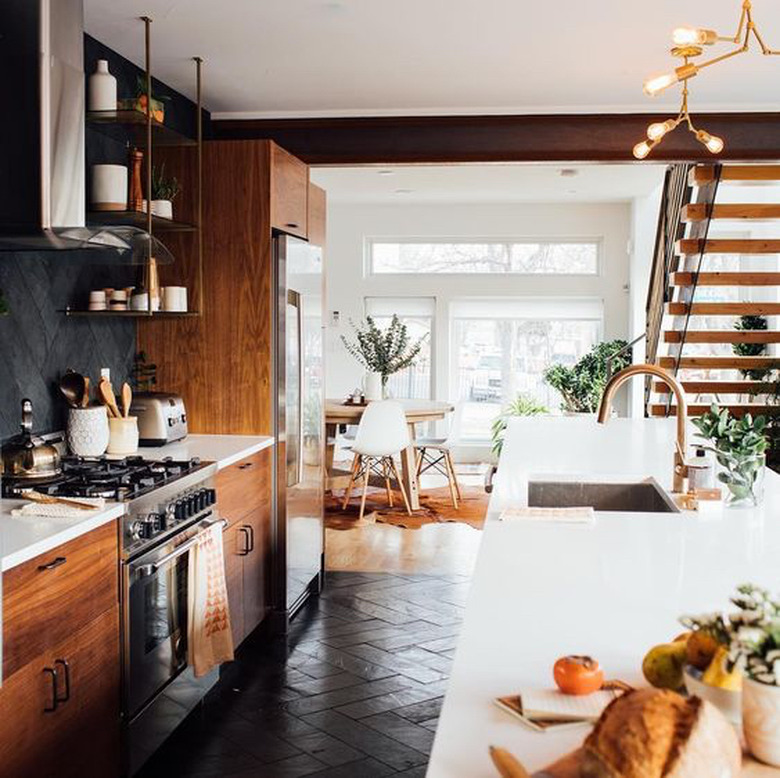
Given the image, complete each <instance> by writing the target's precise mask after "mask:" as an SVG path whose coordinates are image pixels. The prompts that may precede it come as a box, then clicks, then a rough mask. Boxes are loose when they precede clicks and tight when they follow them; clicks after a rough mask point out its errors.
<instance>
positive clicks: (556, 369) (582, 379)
mask: <svg viewBox="0 0 780 778" xmlns="http://www.w3.org/2000/svg"><path fill="white" fill-rule="evenodd" d="M627 346H628V344H627V343H626V341H625V340H611V341H607V342H606V343H599V344H598V345H596V346H594V347H593V348H592V349H591V350H590V351H589V352H588V353H587V354H585V356H584V357H582V359H580V360H579V361H578V362H577V363H576V364H575V365H573V366H572V367H568V366H567V365H561V364H555V365H550V366H549V367H548V368H547V369H546V370H545V371H544V380H545V381H546V382H547V383H548V384H549V385H550V386H551V387H552V388H553V389H556V390H557V391H558V392H559V393H560V395H561V397H562V399H563V402H562V403H561V410H562V411H564V413H595V412H596V411H597V410H598V407H599V402H600V401H601V395H602V394H603V393H604V387H605V386H606V384H607V381H608V380H609V376H610V369H611V373H617V372H618V371H619V370H622V369H623V368H624V367H628V365H630V364H631V351H630V349H628V348H627ZM610 363H611V364H610Z"/></svg>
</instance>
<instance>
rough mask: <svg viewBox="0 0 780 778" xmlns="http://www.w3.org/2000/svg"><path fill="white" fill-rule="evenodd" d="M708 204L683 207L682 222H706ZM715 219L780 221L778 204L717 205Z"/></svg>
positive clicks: (691, 204)
mask: <svg viewBox="0 0 780 778" xmlns="http://www.w3.org/2000/svg"><path fill="white" fill-rule="evenodd" d="M707 216H708V206H707V204H706V203H689V204H688V205H685V206H683V209H682V220H683V221H684V222H687V223H689V224H690V223H693V222H700V221H706V219H707ZM712 218H713V219H723V220H729V219H735V220H739V221H743V220H744V221H766V220H772V219H780V204H778V203H716V204H715V205H714V206H712Z"/></svg>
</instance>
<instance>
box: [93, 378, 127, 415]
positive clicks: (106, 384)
mask: <svg viewBox="0 0 780 778" xmlns="http://www.w3.org/2000/svg"><path fill="white" fill-rule="evenodd" d="M98 393H99V394H100V398H101V399H102V400H103V402H104V404H105V405H106V406H107V407H108V412H109V413H110V414H111V415H112V416H113V417H114V418H115V419H121V418H122V414H121V413H119V408H118V407H117V404H116V395H115V394H114V387H113V386H111V382H110V381H107V380H106V379H105V378H104V379H102V380H101V382H100V386H98Z"/></svg>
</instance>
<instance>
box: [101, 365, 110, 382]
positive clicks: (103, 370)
mask: <svg viewBox="0 0 780 778" xmlns="http://www.w3.org/2000/svg"><path fill="white" fill-rule="evenodd" d="M100 377H101V378H105V379H106V381H109V382H110V381H111V368H110V367H101V368H100Z"/></svg>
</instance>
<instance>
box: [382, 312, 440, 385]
mask: <svg viewBox="0 0 780 778" xmlns="http://www.w3.org/2000/svg"><path fill="white" fill-rule="evenodd" d="M393 314H396V315H397V316H398V318H399V319H400V320H401V321H402V322H403V323H404V324H405V325H406V329H407V332H408V333H409V338H410V340H411V342H415V341H417V340H419V339H420V338H422V337H425V341H424V342H423V345H422V349H421V350H420V353H419V354H418V356H417V359H415V361H414V364H413V365H410V366H409V367H407V368H406V369H405V370H400V371H399V372H397V373H394V374H393V375H392V376H390V378H389V379H388V381H387V388H388V392H389V394H390V396H391V397H396V398H402V397H413V398H416V399H423V400H430V399H431V397H432V396H433V370H432V359H431V354H432V349H433V335H434V327H433V321H434V317H435V315H436V300H435V298H433V297H367V298H366V315H367V316H371V317H373V319H374V320H375V321H376V323H377V325H378V326H380V327H387V326H388V325H389V324H390V320H391V319H392V318H393Z"/></svg>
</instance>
